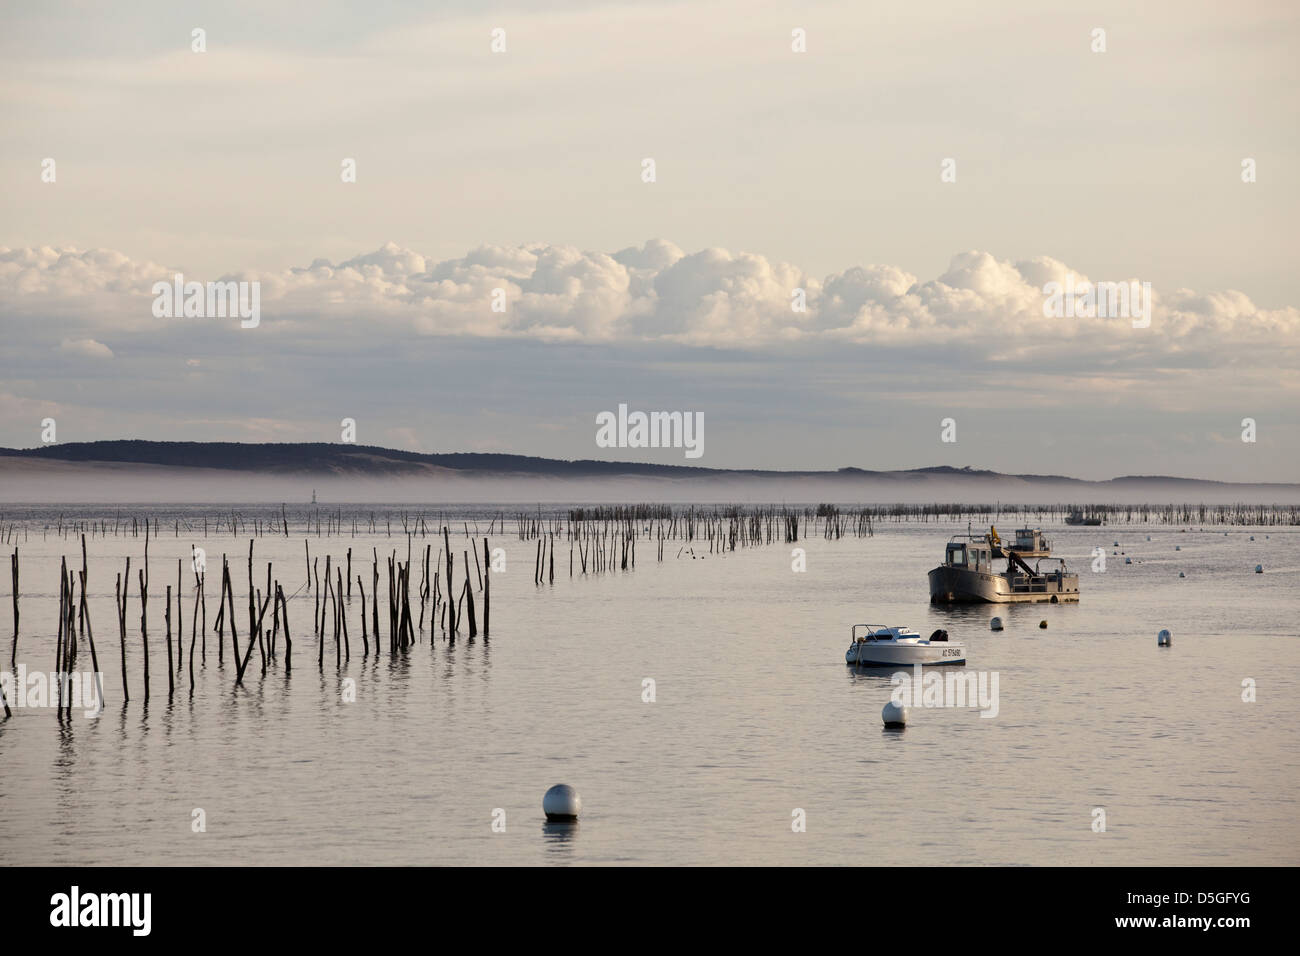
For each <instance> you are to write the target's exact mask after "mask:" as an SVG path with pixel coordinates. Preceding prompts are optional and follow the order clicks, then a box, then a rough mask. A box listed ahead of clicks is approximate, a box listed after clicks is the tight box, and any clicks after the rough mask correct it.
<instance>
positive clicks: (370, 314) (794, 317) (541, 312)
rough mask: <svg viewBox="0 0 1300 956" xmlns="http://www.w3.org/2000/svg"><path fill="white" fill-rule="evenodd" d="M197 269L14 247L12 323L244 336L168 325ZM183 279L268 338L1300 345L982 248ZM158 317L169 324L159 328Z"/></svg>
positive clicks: (669, 247)
mask: <svg viewBox="0 0 1300 956" xmlns="http://www.w3.org/2000/svg"><path fill="white" fill-rule="evenodd" d="M183 271H184V270H183V269H180V268H178V267H177V268H173V267H164V266H162V265H159V264H157V263H152V262H144V261H137V260H134V259H131V258H130V257H128V256H127V255H124V254H123V253H120V252H116V251H108V250H101V249H92V250H78V249H75V248H54V247H40V248H25V249H10V248H3V247H0V321H4V322H6V323H16V322H22V321H27V320H28V319H30V318H31V317H34V316H40V317H41V320H42V322H43V324H44V325H48V326H49V329H50V331H51V332H54V331H57V334H58V335H59V336H61V342H60V345H59V348H60V350H62V351H64V352H67V353H70V354H79V355H82V356H86V357H91V356H93V357H101V358H107V357H111V356H112V351H111V350H110V349H108V347H107V346H104V345H103V344H101V343H100V342H99V341H98V340H96V339H95V338H94V335H96V334H105V333H111V332H113V331H117V330H121V331H126V330H132V331H140V330H145V331H151V332H152V331H156V332H158V334H160V335H164V336H165V335H166V334H167V332H168V328H169V327H171V328H179V327H180V326H181V324H184V323H188V325H187V326H186V327H187V328H190V329H193V328H194V325H193V323H209V326H208V327H209V328H212V329H220V328H221V326H220V324H219V323H221V322H223V321H225V322H226V323H227V326H228V331H231V332H234V331H239V330H237V328H236V326H237V322H234V321H230V320H222V319H186V320H181V319H165V320H158V319H155V318H153V315H152V312H151V309H150V303H151V301H152V299H151V294H150V291H149V290H150V288H151V286H152V284H153V283H154V282H156V281H159V280H170V278H171V276H172V275H173V274H174V273H176V272H183ZM185 278H186V280H187V281H207V280H221V281H229V280H248V281H257V282H259V283H260V285H261V311H262V325H261V328H260V329H259V331H258V332H257V333H255V334H266V333H269V334H270V335H272V336H274V335H277V334H281V333H284V332H286V331H288V332H291V333H292V334H293V335H295V336H303V335H305V336H310V337H311V338H312V339H313V340H318V341H322V342H327V341H329V340H331V339H338V340H340V341H345V340H348V339H350V338H353V337H356V336H369V335H372V334H374V333H375V332H378V331H380V330H382V331H383V332H384V334H393V335H401V334H403V332H405V333H409V334H415V335H428V336H456V337H466V338H499V339H522V340H532V341H541V342H570V343H626V344H629V345H635V344H636V343H655V342H658V343H671V344H677V345H685V346H692V347H723V348H728V349H740V350H757V351H761V350H773V349H780V348H781V347H782V346H783V345H785V344H789V343H800V344H802V345H806V346H808V347H810V348H816V347H818V346H819V345H821V346H823V347H825V348H836V347H839V346H842V345H843V344H846V343H851V344H856V345H864V346H872V347H876V348H882V349H890V348H903V349H914V348H924V349H942V350H953V349H957V350H962V351H964V353H965V354H968V355H973V356H976V357H982V358H984V359H987V360H990V361H999V362H1004V363H1013V364H1014V363H1022V364H1026V365H1028V364H1032V363H1033V362H1035V361H1038V360H1040V359H1041V358H1042V356H1043V355H1044V354H1050V353H1051V352H1053V351H1057V352H1060V351H1061V350H1064V349H1066V348H1068V349H1069V350H1071V352H1072V353H1073V354H1075V355H1076V356H1079V355H1084V354H1090V355H1093V356H1095V357H1097V358H1098V359H1101V358H1104V357H1107V356H1109V357H1110V360H1112V361H1117V362H1130V363H1132V362H1138V363H1139V364H1141V363H1145V364H1146V365H1148V366H1152V367H1154V366H1159V365H1160V364H1161V357H1162V356H1163V357H1165V358H1173V357H1177V364H1178V366H1179V367H1186V366H1188V365H1193V366H1196V365H1199V366H1202V367H1211V366H1217V365H1224V364H1227V363H1229V362H1230V361H1231V359H1232V356H1233V355H1234V354H1235V353H1237V352H1239V351H1241V350H1243V349H1246V350H1253V351H1254V352H1255V355H1256V361H1257V360H1258V352H1259V349H1261V348H1267V349H1268V351H1269V352H1270V353H1271V354H1272V355H1273V356H1274V357H1275V358H1278V359H1280V356H1281V354H1282V353H1288V352H1290V351H1293V350H1295V349H1296V347H1297V344H1300V310H1297V309H1296V308H1295V307H1286V308H1282V309H1271V310H1270V309H1262V308H1260V307H1258V306H1256V305H1255V304H1254V303H1253V302H1252V301H1251V300H1250V298H1249V297H1248V296H1247V295H1245V294H1244V293H1242V292H1238V291H1235V290H1226V291H1215V292H1195V291H1192V290H1187V289H1177V290H1172V291H1169V292H1168V293H1162V292H1160V291H1159V290H1155V291H1153V301H1154V318H1153V322H1152V326H1151V328H1149V329H1133V328H1132V322H1131V320H1130V319H1129V318H1127V317H1113V318H1106V317H1101V318H1070V317H1062V318H1053V317H1049V316H1045V315H1044V314H1043V304H1044V300H1045V296H1044V293H1043V286H1044V285H1045V284H1046V283H1047V282H1052V281H1056V282H1065V281H1067V278H1069V279H1072V280H1073V281H1074V282H1075V283H1076V284H1077V283H1079V282H1083V281H1085V280H1088V279H1089V278H1090V277H1088V276H1086V275H1084V274H1083V273H1081V272H1079V271H1078V270H1074V269H1071V268H1070V267H1069V266H1067V265H1066V264H1065V263H1063V262H1060V261H1057V260H1055V259H1052V258H1048V257H1036V258H1031V259H1026V260H1022V261H1019V262H1011V261H1008V260H1003V259H999V258H997V257H995V256H994V255H992V254H990V253H988V252H982V251H969V252H963V253H959V254H957V255H955V256H953V258H952V260H951V262H950V263H949V266H948V268H947V270H946V271H945V272H944V273H943V274H941V275H939V276H937V277H935V278H933V279H929V280H924V281H923V280H922V279H920V278H918V277H917V276H914V275H911V274H909V273H908V272H906V271H905V270H903V269H900V268H898V267H896V266H892V265H866V266H858V267H853V268H850V269H847V270H845V271H844V272H840V273H835V274H832V275H829V276H826V277H824V278H820V279H818V278H816V277H813V276H810V275H808V274H806V273H805V272H804V271H803V270H801V269H800V268H798V267H797V266H794V265H791V264H789V263H785V262H780V261H776V260H771V259H768V258H766V257H765V256H762V255H759V254H755V253H749V252H732V251H729V250H726V249H720V248H709V249H703V250H700V251H698V252H694V253H689V254H688V253H686V252H684V251H683V250H682V249H680V248H679V247H677V246H676V245H674V244H673V243H671V242H669V241H667V240H663V239H652V240H649V241H648V242H646V243H645V244H644V245H642V246H640V247H630V248H626V249H622V250H619V251H617V252H613V253H605V252H591V251H584V250H580V249H578V248H575V247H572V246H563V245H550V244H546V243H534V244H529V245H521V246H498V245H485V246H480V247H478V248H476V249H472V250H470V251H469V252H467V253H466V254H465V255H464V256H461V257H459V258H454V259H444V260H435V259H433V258H431V257H428V256H424V255H422V254H420V253H418V252H415V251H413V250H410V249H405V248H402V247H400V246H398V245H396V244H395V243H391V242H390V243H388V244H386V245H384V246H383V247H381V248H379V249H377V250H375V251H373V252H370V253H367V254H365V255H359V256H355V257H353V258H351V259H347V260H345V261H342V262H338V263H333V262H330V261H329V260H326V259H317V260H315V261H314V262H312V263H311V264H310V265H309V266H305V267H300V268H292V269H287V270H283V271H277V272H265V273H259V272H255V271H248V272H243V273H239V274H236V275H226V276H196V275H189V274H186V276H185ZM1101 278H1103V279H1104V280H1105V281H1121V282H1122V281H1130V280H1135V279H1136V278H1137V277H1132V276H1106V277H1101ZM1094 281H1095V280H1094ZM796 289H802V290H804V294H805V296H806V301H807V309H806V311H802V312H799V311H795V310H794V309H793V308H792V301H793V300H792V296H794V294H795V290H796ZM494 302H495V303H497V304H498V307H497V308H496V309H494V307H493V306H494ZM502 305H503V308H502ZM160 322H162V323H166V324H167V325H165V326H164V327H162V328H161V329H160V328H159V327H158V326H159V323H160ZM211 323H217V324H216V325H211ZM277 330H279V331H278V332H277ZM240 334H249V333H248V332H247V331H242V332H241V333H240Z"/></svg>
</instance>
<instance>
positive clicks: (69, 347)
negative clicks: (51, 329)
mask: <svg viewBox="0 0 1300 956" xmlns="http://www.w3.org/2000/svg"><path fill="white" fill-rule="evenodd" d="M59 351H60V352H64V353H66V354H68V355H79V356H81V357H82V358H92V359H111V358H112V357H113V350H112V349H110V348H109V347H108V346H107V345H105V344H104V343H103V342H96V341H95V340H94V339H64V340H63V341H62V342H60V343H59Z"/></svg>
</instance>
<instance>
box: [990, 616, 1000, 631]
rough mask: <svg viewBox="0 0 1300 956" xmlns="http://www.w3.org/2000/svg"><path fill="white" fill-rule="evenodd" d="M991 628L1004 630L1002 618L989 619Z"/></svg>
mask: <svg viewBox="0 0 1300 956" xmlns="http://www.w3.org/2000/svg"><path fill="white" fill-rule="evenodd" d="M989 630H992V631H1000V630H1002V618H1000V617H995V618H994V619H993V620H991V621H989Z"/></svg>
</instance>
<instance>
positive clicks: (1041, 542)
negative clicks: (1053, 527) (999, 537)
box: [1007, 528, 1052, 555]
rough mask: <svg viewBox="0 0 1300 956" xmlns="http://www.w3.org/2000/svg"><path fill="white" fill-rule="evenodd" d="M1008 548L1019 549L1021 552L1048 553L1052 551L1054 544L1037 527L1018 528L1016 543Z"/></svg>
mask: <svg viewBox="0 0 1300 956" xmlns="http://www.w3.org/2000/svg"><path fill="white" fill-rule="evenodd" d="M1007 550H1009V551H1019V552H1020V553H1021V554H1026V553H1028V554H1042V555H1046V554H1050V553H1051V551H1052V545H1051V542H1049V541H1048V540H1047V538H1045V537H1044V536H1043V532H1042V531H1040V530H1038V529H1037V528H1017V529H1016V540H1015V543H1014V544H1012V545H1010V546H1009V547H1008V549H1007Z"/></svg>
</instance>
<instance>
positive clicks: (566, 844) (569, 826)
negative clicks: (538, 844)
mask: <svg viewBox="0 0 1300 956" xmlns="http://www.w3.org/2000/svg"><path fill="white" fill-rule="evenodd" d="M542 836H543V837H545V843H546V851H547V853H548V854H550V855H553V856H557V857H560V858H563V859H571V858H572V856H573V842H574V840H575V839H576V838H577V836H578V821H577V820H547V821H546V822H545V823H543V824H542Z"/></svg>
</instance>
